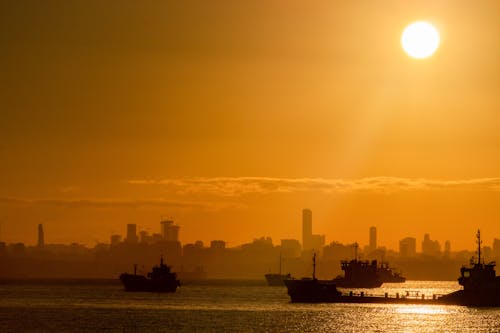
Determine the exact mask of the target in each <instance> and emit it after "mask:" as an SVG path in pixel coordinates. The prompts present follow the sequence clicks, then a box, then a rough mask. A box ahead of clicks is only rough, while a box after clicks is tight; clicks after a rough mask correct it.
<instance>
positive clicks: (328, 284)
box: [283, 253, 342, 303]
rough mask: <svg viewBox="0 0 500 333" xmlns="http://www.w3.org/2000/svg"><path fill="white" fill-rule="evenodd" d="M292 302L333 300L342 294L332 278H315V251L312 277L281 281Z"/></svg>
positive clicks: (324, 301) (325, 301)
mask: <svg viewBox="0 0 500 333" xmlns="http://www.w3.org/2000/svg"><path fill="white" fill-rule="evenodd" d="M283 282H284V283H285V286H286V288H287V290H288V295H290V298H291V301H292V303H327V302H335V301H336V300H337V299H339V298H340V296H341V295H342V293H341V292H339V291H338V290H337V288H336V286H335V283H334V282H333V280H318V279H317V278H316V253H314V255H313V273H312V278H307V277H305V278H302V279H300V280H296V279H293V278H290V279H286V280H284V281H283Z"/></svg>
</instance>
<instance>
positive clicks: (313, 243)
mask: <svg viewBox="0 0 500 333" xmlns="http://www.w3.org/2000/svg"><path fill="white" fill-rule="evenodd" d="M324 245H325V236H324V235H313V233H312V211H311V210H310V209H303V210H302V250H303V251H315V252H317V253H320V252H321V251H322V249H323V246H324Z"/></svg>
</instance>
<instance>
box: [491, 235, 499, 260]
mask: <svg viewBox="0 0 500 333" xmlns="http://www.w3.org/2000/svg"><path fill="white" fill-rule="evenodd" d="M492 251H493V256H494V257H495V258H499V259H500V239H497V238H495V239H494V240H493V249H492Z"/></svg>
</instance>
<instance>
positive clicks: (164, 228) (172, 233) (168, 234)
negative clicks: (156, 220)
mask: <svg viewBox="0 0 500 333" xmlns="http://www.w3.org/2000/svg"><path fill="white" fill-rule="evenodd" d="M160 224H161V234H162V236H163V239H164V240H166V241H169V242H178V241H179V229H180V227H179V226H178V225H175V224H174V221H172V220H163V221H161V222H160Z"/></svg>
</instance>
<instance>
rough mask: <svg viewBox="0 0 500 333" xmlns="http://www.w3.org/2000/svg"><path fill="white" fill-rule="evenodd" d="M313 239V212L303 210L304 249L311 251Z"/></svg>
mask: <svg viewBox="0 0 500 333" xmlns="http://www.w3.org/2000/svg"><path fill="white" fill-rule="evenodd" d="M311 238H312V211H311V210H310V209H303V210H302V249H304V250H310V249H311V245H312V244H311Z"/></svg>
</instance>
